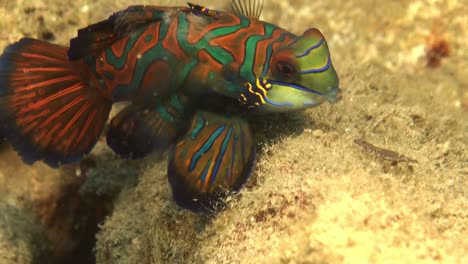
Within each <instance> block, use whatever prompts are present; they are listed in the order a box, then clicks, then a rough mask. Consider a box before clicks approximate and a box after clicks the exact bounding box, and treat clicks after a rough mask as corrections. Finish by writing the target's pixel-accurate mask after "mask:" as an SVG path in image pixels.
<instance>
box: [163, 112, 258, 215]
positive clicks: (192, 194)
mask: <svg viewBox="0 0 468 264" xmlns="http://www.w3.org/2000/svg"><path fill="white" fill-rule="evenodd" d="M254 163H255V143H254V139H253V135H252V132H251V130H250V127H249V124H248V122H247V121H246V120H245V119H243V118H241V117H238V116H224V115H218V114H215V113H211V112H205V111H198V112H196V113H195V115H194V117H193V119H192V122H191V125H190V128H189V129H188V131H187V133H186V134H185V135H184V136H182V137H181V138H180V139H179V140H178V141H177V143H176V144H175V146H174V147H173V148H172V150H171V153H170V156H169V166H168V174H169V182H170V184H171V187H172V193H173V196H174V199H175V201H176V202H177V204H179V205H180V206H181V207H183V208H186V209H189V210H192V211H208V210H211V209H213V207H214V206H216V205H217V204H220V203H221V204H222V203H223V198H225V197H226V196H227V195H228V194H229V193H231V192H235V191H238V190H239V189H240V188H241V187H242V185H243V184H244V183H245V182H246V181H247V179H248V178H249V176H250V174H251V171H252V168H253V166H254Z"/></svg>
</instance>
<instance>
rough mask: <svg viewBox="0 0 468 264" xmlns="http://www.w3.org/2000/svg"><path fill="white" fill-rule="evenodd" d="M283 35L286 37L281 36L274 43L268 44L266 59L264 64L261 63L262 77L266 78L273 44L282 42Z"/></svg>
mask: <svg viewBox="0 0 468 264" xmlns="http://www.w3.org/2000/svg"><path fill="white" fill-rule="evenodd" d="M285 35H286V33H283V34H281V37H279V38H278V39H277V40H275V41H273V42H271V43H270V44H268V48H267V57H266V60H265V63H263V72H262V76H266V75H267V73H268V68H269V66H270V59H271V54H272V53H273V44H275V43H278V42H282V41H283V40H284V37H285Z"/></svg>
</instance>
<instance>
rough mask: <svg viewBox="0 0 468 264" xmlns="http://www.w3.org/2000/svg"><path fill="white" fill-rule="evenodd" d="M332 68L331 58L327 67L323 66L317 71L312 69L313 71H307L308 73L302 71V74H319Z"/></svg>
mask: <svg viewBox="0 0 468 264" xmlns="http://www.w3.org/2000/svg"><path fill="white" fill-rule="evenodd" d="M330 66H331V59H330V56H328V57H327V65H325V66H323V67H322V68H316V69H311V70H306V71H300V72H299V73H300V74H308V73H318V72H324V71H326V70H328V68H330Z"/></svg>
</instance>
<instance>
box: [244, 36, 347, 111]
mask: <svg viewBox="0 0 468 264" xmlns="http://www.w3.org/2000/svg"><path fill="white" fill-rule="evenodd" d="M245 86H246V87H245V92H244V93H243V94H242V95H241V98H240V101H241V103H244V104H246V105H247V106H248V108H255V109H258V110H259V111H260V112H285V111H291V110H299V109H304V108H309V107H314V106H318V105H320V104H322V103H323V102H325V101H328V102H329V103H330V104H332V103H334V102H335V101H337V100H338V99H340V98H341V89H340V88H339V79H338V75H337V73H336V71H335V69H334V67H333V64H332V61H331V57H330V52H329V50H328V46H327V42H326V40H325V38H324V36H323V35H322V33H321V32H320V31H319V30H318V29H315V28H311V29H308V30H306V31H305V32H304V33H303V35H302V36H300V37H297V38H296V39H295V40H294V41H293V42H292V43H288V44H287V45H284V46H283V47H279V48H277V49H276V50H275V51H273V53H272V55H271V60H270V70H269V71H268V72H267V73H266V74H262V75H261V76H259V77H256V80H255V82H248V83H245Z"/></svg>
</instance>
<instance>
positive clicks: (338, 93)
mask: <svg viewBox="0 0 468 264" xmlns="http://www.w3.org/2000/svg"><path fill="white" fill-rule="evenodd" d="M324 97H325V99H326V100H327V101H328V103H329V104H334V103H336V102H338V101H340V100H341V98H342V97H343V90H341V88H339V87H336V88H333V89H331V90H330V91H329V92H328V93H326V94H325V95H324Z"/></svg>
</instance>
